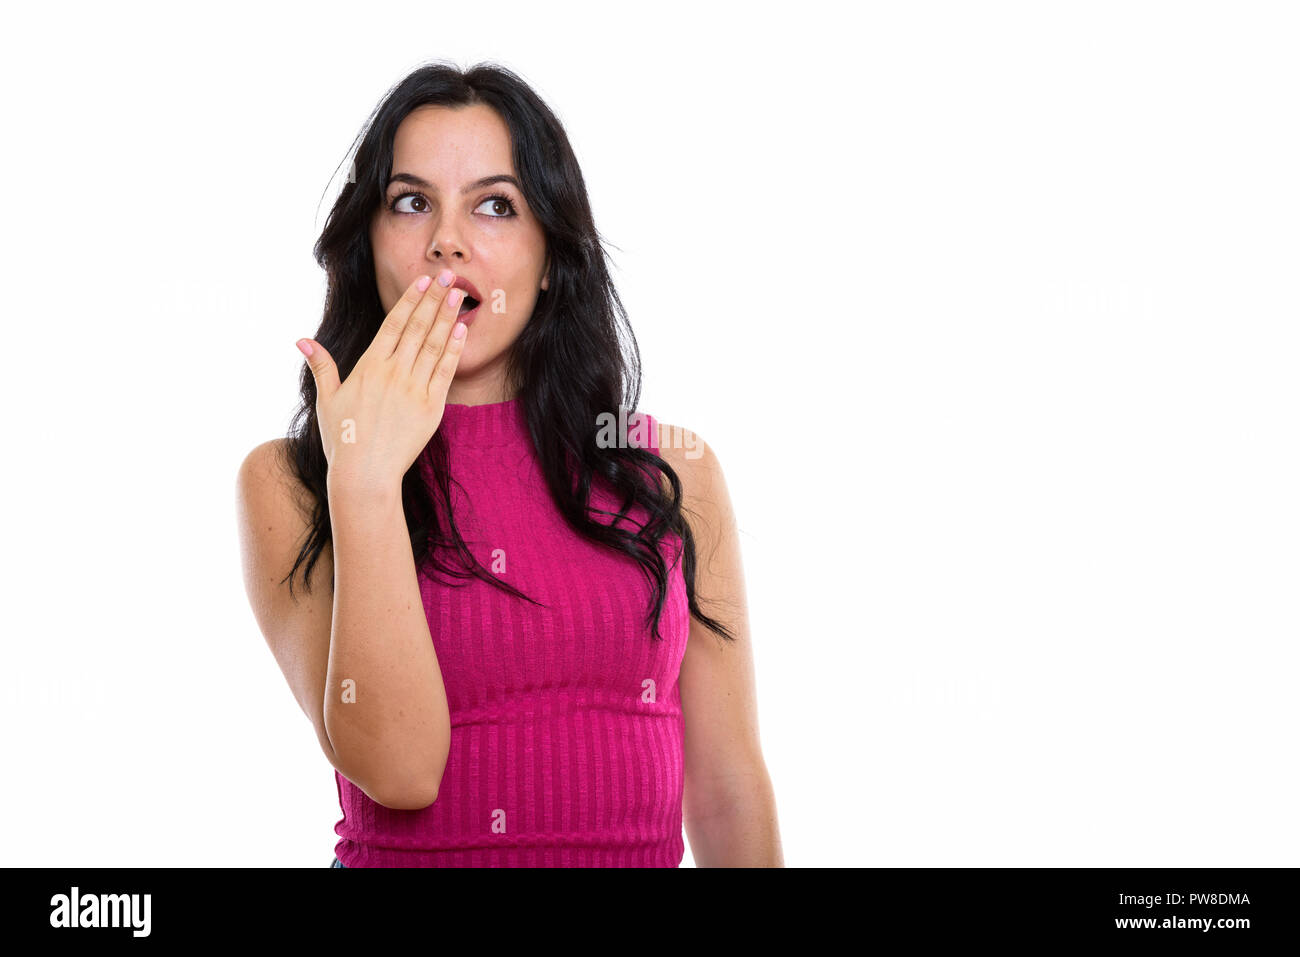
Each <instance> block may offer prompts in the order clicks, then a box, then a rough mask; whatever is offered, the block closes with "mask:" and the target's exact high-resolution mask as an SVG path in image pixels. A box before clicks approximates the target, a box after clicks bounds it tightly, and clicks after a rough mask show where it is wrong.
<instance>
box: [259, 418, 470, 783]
mask: <svg viewBox="0 0 1300 957" xmlns="http://www.w3.org/2000/svg"><path fill="white" fill-rule="evenodd" d="M282 441H283V440H276V441H272V442H266V443H264V444H262V445H260V446H258V447H257V448H256V449H254V450H253V451H252V452H251V453H249V455H248V457H247V458H246V459H245V460H244V463H243V466H242V467H241V468H240V471H239V481H238V501H239V518H240V521H239V525H240V540H241V546H242V551H243V566H244V581H245V586H246V588H247V590H248V595H249V600H250V602H251V603H252V606H253V611H254V614H255V616H256V618H257V622H258V625H259V626H260V627H261V630H262V634H263V635H264V636H265V638H266V641H267V644H268V645H269V646H270V648H271V652H272V654H273V655H274V656H275V659H276V661H277V663H278V664H279V665H280V669H281V670H282V671H283V672H284V675H285V678H286V679H287V680H288V682H289V686H290V688H291V689H292V691H293V694H294V697H295V698H296V699H297V701H298V704H299V706H300V707H301V708H302V709H303V711H304V712H305V713H306V715H307V717H308V718H310V719H311V722H312V724H313V726H314V727H315V730H316V737H317V740H318V741H319V742H320V746H321V749H322V750H323V751H324V752H325V756H326V757H327V758H328V759H329V761H330V763H331V764H332V765H333V766H334V767H335V768H337V769H338V770H339V772H340V773H342V774H343V776H344V777H346V778H347V779H348V780H349V781H351V782H353V783H354V784H356V785H357V786H358V787H360V788H361V789H362V790H363V791H364V792H365V793H366V794H367V795H369V796H370V798H371V799H372V800H374V801H375V802H377V803H379V804H382V805H385V806H386V807H392V808H403V809H416V808H422V807H427V806H428V805H429V804H432V803H433V800H434V798H436V797H437V793H438V782H439V781H441V779H442V772H443V769H444V767H445V766H446V763H447V747H448V743H449V741H450V734H451V731H450V723H449V719H448V712H447V697H446V692H445V690H444V688H443V683H442V671H441V669H440V668H439V666H438V659H437V655H436V653H435V651H434V647H433V641H432V639H431V637H430V634H429V625H428V619H427V618H426V617H425V612H424V604H423V601H422V598H421V595H420V590H419V583H418V580H417V578H416V573H415V560H414V557H413V555H412V552H411V540H410V534H409V533H408V531H407V528H406V520H405V516H404V513H403V510H402V506H401V494H400V493H401V488H400V485H399V486H398V487H397V488H396V489H394V490H393V491H392V492H391V493H387V494H386V493H384V492H383V491H382V490H359V489H357V490H354V489H352V488H350V487H349V486H348V485H347V484H346V483H343V482H337V481H335V480H333V479H332V478H331V479H328V480H327V482H328V487H329V510H330V524H331V532H332V538H333V541H332V543H331V544H329V545H326V546H325V548H324V549H323V550H322V552H321V554H320V557H319V560H318V561H317V563H316V566H315V568H314V569H313V570H312V588H311V591H310V592H307V591H306V590H305V589H304V588H303V587H302V569H301V568H300V569H299V570H298V572H296V573H295V576H296V580H295V588H294V596H293V597H290V595H289V586H288V582H284V583H283V584H281V579H283V578H284V577H285V576H286V575H287V574H288V572H289V569H290V568H292V567H293V563H294V559H295V557H296V556H297V554H298V549H299V548H300V547H301V545H302V543H303V541H305V535H306V533H307V530H308V527H307V522H306V517H305V510H304V509H303V508H302V507H301V504H300V503H306V502H308V501H309V500H310V496H309V493H307V491H306V489H305V488H303V486H302V485H301V483H299V482H298V481H297V479H296V478H295V477H293V476H292V475H291V474H290V472H289V470H288V467H287V462H285V461H284V460H283V456H282V454H281V452H280V447H281V445H282ZM331 579H332V580H333V583H334V588H333V589H332V590H331V589H330V588H329V582H330V580H331ZM349 689H350V690H349Z"/></svg>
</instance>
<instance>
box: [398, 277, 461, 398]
mask: <svg viewBox="0 0 1300 957" xmlns="http://www.w3.org/2000/svg"><path fill="white" fill-rule="evenodd" d="M444 279H445V280H446V282H447V285H446V286H444V285H443V284H442V283H443V280H444ZM455 281H456V276H455V274H454V273H452V271H451V270H450V269H444V270H442V272H440V273H439V274H438V278H437V279H436V280H435V281H434V282H432V283H430V285H429V289H428V291H427V292H426V293H425V294H424V295H423V296H422V297H421V298H420V301H419V302H418V303H417V304H416V306H415V309H414V310H412V312H411V317H410V318H409V319H408V320H406V328H405V329H403V330H402V338H401V339H400V340H399V341H398V343H397V348H396V349H395V350H394V351H393V361H394V362H395V363H397V368H398V369H399V370H401V372H403V373H405V374H410V372H411V369H412V368H413V367H414V365H415V360H416V357H417V356H418V355H419V353H420V349H421V348H422V347H423V346H424V340H425V339H426V338H427V337H428V335H429V329H430V328H431V327H432V326H433V323H434V319H435V318H436V317H437V315H438V312H439V310H440V309H441V308H442V306H443V303H445V302H446V301H447V297H448V294H449V293H452V292H459V291H460V290H453V289H451V288H450V287H451V284H452V283H453V282H455Z"/></svg>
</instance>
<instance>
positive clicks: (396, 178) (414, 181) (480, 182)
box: [384, 173, 524, 193]
mask: <svg viewBox="0 0 1300 957" xmlns="http://www.w3.org/2000/svg"><path fill="white" fill-rule="evenodd" d="M394 183H409V184H410V185H412V186H418V187H419V188H420V189H427V190H429V191H430V192H437V190H436V189H435V187H434V185H433V184H432V183H430V182H429V181H428V180H423V179H421V178H420V177H418V176H416V175H415V174H414V173H394V174H393V176H392V178H391V179H389V181H388V186H392V185H393V184H394ZM493 183H510V184H511V185H512V186H514V188H515V189H517V190H519V192H521V193H522V192H523V191H524V188H523V187H522V186H520V185H519V180H517V179H515V178H514V177H513V176H511V175H510V174H508V173H496V174H494V175H492V176H484V177H483V178H482V179H476V180H474V182H472V183H470V184H469V185H468V186H466V187H464V188H463V189H461V192H462V193H472V192H473V191H474V190H476V189H482V188H483V187H485V186H491V185H492V184H493ZM388 186H385V187H384V189H388Z"/></svg>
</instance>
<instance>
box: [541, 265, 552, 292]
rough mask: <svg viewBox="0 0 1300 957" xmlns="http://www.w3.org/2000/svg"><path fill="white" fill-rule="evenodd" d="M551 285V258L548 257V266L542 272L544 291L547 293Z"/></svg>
mask: <svg viewBox="0 0 1300 957" xmlns="http://www.w3.org/2000/svg"><path fill="white" fill-rule="evenodd" d="M550 285H551V257H550V256H547V257H546V266H545V268H544V269H543V270H542V291H543V292H545V291H546V290H547V289H549V288H550Z"/></svg>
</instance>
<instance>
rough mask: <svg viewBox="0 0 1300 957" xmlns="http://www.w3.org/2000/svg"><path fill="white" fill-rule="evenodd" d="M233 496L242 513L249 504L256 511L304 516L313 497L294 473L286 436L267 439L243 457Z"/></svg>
mask: <svg viewBox="0 0 1300 957" xmlns="http://www.w3.org/2000/svg"><path fill="white" fill-rule="evenodd" d="M236 495H237V499H238V503H239V507H240V510H241V512H244V511H245V510H247V509H249V508H250V507H251V508H253V509H254V510H256V511H259V512H265V511H267V510H271V511H274V512H279V513H282V514H284V515H285V516H286V517H287V516H288V515H289V514H295V515H297V516H299V517H301V518H303V519H304V520H305V519H306V516H307V515H308V514H310V503H311V499H312V496H311V494H310V493H309V492H308V491H307V489H306V488H305V487H304V486H303V484H302V482H300V481H299V480H298V476H297V475H296V474H295V472H294V469H293V463H292V462H291V461H290V459H289V440H288V439H287V438H284V437H281V438H276V439H269V440H268V441H266V442H263V443H261V444H260V445H257V446H255V447H254V448H253V449H252V451H250V452H249V453H248V454H247V455H246V456H244V461H243V462H242V463H241V464H240V466H239V475H238V478H237V480H236ZM290 506H292V508H290Z"/></svg>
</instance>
